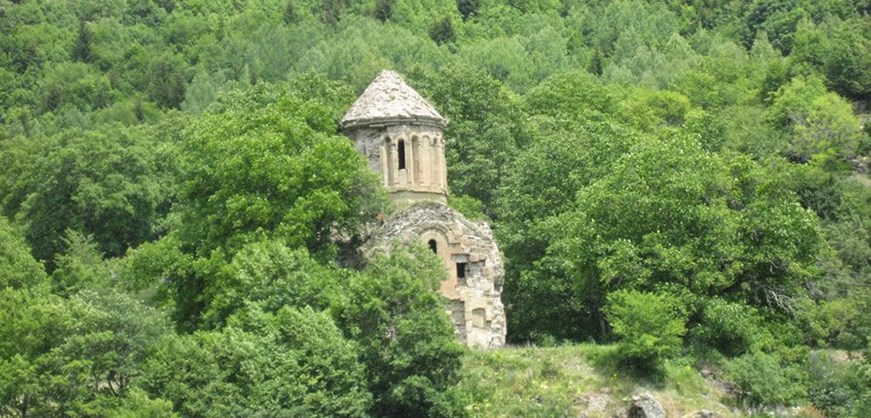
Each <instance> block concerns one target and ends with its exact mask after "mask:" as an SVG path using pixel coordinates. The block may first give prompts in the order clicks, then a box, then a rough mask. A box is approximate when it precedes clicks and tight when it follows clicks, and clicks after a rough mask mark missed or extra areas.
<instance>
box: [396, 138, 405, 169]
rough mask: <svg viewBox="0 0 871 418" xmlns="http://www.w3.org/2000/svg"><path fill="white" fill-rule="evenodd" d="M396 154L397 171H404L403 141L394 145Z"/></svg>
mask: <svg viewBox="0 0 871 418" xmlns="http://www.w3.org/2000/svg"><path fill="white" fill-rule="evenodd" d="M396 152H397V153H398V154H399V169H400V170H405V141H404V140H401V139H400V140H399V143H398V144H396Z"/></svg>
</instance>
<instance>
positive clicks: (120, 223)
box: [0, 124, 174, 267]
mask: <svg viewBox="0 0 871 418" xmlns="http://www.w3.org/2000/svg"><path fill="white" fill-rule="evenodd" d="M27 142H28V140H26V139H21V140H20V141H12V142H5V143H4V144H3V145H4V148H5V149H6V150H9V152H10V153H9V154H7V153H5V152H4V156H5V157H6V158H4V159H6V160H7V162H6V164H4V166H3V168H2V169H0V173H2V175H3V176H4V178H5V179H6V182H5V184H4V189H5V190H4V198H5V199H4V200H5V205H6V207H5V212H6V213H7V214H9V215H13V214H15V213H16V212H17V216H18V217H19V219H21V221H22V222H23V223H24V225H25V231H26V237H27V239H28V241H29V242H30V243H31V246H32V247H33V254H34V256H36V258H37V259H40V260H44V261H46V262H47V264H48V265H49V266H50V267H51V266H53V265H54V255H55V254H57V253H58V252H60V251H61V250H62V249H63V247H64V243H63V235H64V234H65V231H66V230H67V229H73V230H77V231H81V232H82V233H85V234H90V235H92V236H93V239H94V241H95V242H96V243H97V244H98V248H99V251H100V252H102V253H104V254H105V255H106V256H111V257H116V256H120V255H123V254H124V252H125V251H126V250H127V248H129V247H130V246H135V245H138V244H140V243H142V242H144V241H146V240H148V239H151V238H153V237H154V236H155V233H156V227H157V222H158V221H159V220H160V219H161V218H162V217H163V216H164V215H165V214H166V211H167V210H168V205H169V202H170V201H171V199H172V196H173V192H172V175H173V170H174V168H173V161H172V158H173V154H172V153H171V151H170V149H168V148H167V147H166V146H161V145H160V143H159V140H158V139H157V138H156V137H155V133H154V131H153V129H152V128H149V127H140V128H128V127H124V126H120V125H117V124H106V125H103V126H101V127H99V128H97V129H93V130H88V131H86V132H84V133H82V132H78V131H74V130H65V131H63V132H61V133H58V134H57V135H54V136H52V137H50V138H44V139H42V141H41V143H40V144H38V145H34V144H29V143H27ZM167 145H169V144H167ZM21 155H26V156H27V160H26V161H23V160H17V159H16V157H18V156H21Z"/></svg>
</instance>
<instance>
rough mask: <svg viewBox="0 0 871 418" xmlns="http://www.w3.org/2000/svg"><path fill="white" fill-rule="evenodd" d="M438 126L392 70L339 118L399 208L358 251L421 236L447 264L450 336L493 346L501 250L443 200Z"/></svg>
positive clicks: (500, 334) (497, 339) (497, 337)
mask: <svg viewBox="0 0 871 418" xmlns="http://www.w3.org/2000/svg"><path fill="white" fill-rule="evenodd" d="M445 126H446V121H445V119H444V118H443V117H442V116H441V115H440V114H439V112H438V111H436V110H435V108H433V107H432V106H431V105H430V104H429V103H427V102H426V100H424V99H423V97H421V96H420V94H418V93H417V92H416V91H414V89H412V88H411V87H409V86H408V84H406V83H405V81H404V80H403V79H402V77H401V76H400V75H399V74H397V73H395V72H393V71H382V72H381V74H379V75H378V77H376V78H375V80H373V81H372V83H370V84H369V86H368V87H366V90H365V91H363V94H362V95H360V97H359V98H357V101H355V102H354V104H353V105H352V106H351V109H350V110H348V112H347V113H346V114H345V116H344V117H343V118H342V121H341V123H340V125H339V128H340V129H341V131H342V132H343V133H344V134H345V135H347V136H349V137H350V138H352V139H353V140H354V143H355V145H356V148H357V152H359V153H360V154H362V155H363V156H365V157H366V159H367V160H368V162H369V167H371V168H372V169H373V170H375V171H376V172H377V173H380V174H381V182H382V183H383V184H384V186H385V187H386V188H387V190H388V191H389V192H390V196H391V198H392V200H393V201H394V203H395V204H396V205H397V207H399V208H400V211H399V212H398V213H397V214H396V215H394V216H392V217H391V218H389V219H387V220H385V223H384V224H383V225H382V226H381V227H380V228H379V229H378V230H377V231H376V232H375V233H373V235H372V237H371V238H370V239H369V241H368V242H367V243H366V245H364V247H363V251H364V253H372V252H374V251H387V249H388V248H389V246H390V243H391V242H392V241H394V240H399V241H401V242H405V243H412V242H414V241H420V242H422V243H423V244H425V245H426V246H427V247H428V248H429V249H430V250H431V251H433V252H434V253H435V254H436V255H437V256H438V257H439V258H440V259H441V260H442V262H443V263H444V266H445V268H446V269H447V273H448V275H447V279H445V280H444V281H442V283H441V293H442V294H443V295H445V296H446V297H447V298H448V299H450V304H449V307H448V313H449V314H450V316H451V318H452V319H453V322H454V326H455V329H456V335H457V338H458V339H459V340H460V341H462V342H463V343H464V344H466V345H468V346H472V347H481V348H491V347H501V346H503V345H504V344H505V311H504V309H503V306H502V301H501V298H500V296H501V292H502V279H503V276H504V269H503V266H502V257H501V255H500V253H499V249H498V247H497V246H496V242H495V241H494V240H493V233H492V231H491V230H490V226H489V225H488V224H487V223H486V222H472V221H469V220H468V219H466V218H465V217H464V216H463V215H462V214H460V213H459V212H457V211H455V210H453V209H451V208H450V207H448V206H447V193H448V188H447V184H448V183H447V164H446V163H445V140H444V129H445ZM470 140H471V139H470Z"/></svg>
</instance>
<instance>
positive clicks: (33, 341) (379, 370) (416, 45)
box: [0, 0, 871, 418]
mask: <svg viewBox="0 0 871 418" xmlns="http://www.w3.org/2000/svg"><path fill="white" fill-rule="evenodd" d="M383 69H392V70H395V71H398V72H400V73H401V74H402V75H403V77H404V78H405V80H406V81H407V82H408V83H409V84H410V85H411V86H412V87H414V88H415V89H416V90H417V91H419V92H420V93H421V94H422V95H423V96H424V97H426V98H427V100H428V101H429V102H430V103H432V104H433V105H434V106H435V107H436V108H437V109H438V110H439V111H440V112H441V113H442V114H443V115H444V116H445V117H446V118H447V119H448V121H449V123H448V128H447V131H446V134H445V136H446V140H447V147H446V153H447V164H448V179H449V186H450V193H451V194H450V197H449V204H450V205H451V206H452V207H454V208H455V209H457V210H459V211H461V212H462V213H464V214H465V215H466V216H467V217H470V218H473V219H486V220H488V221H489V222H490V223H491V225H492V226H493V229H494V232H495V235H496V239H497V241H498V243H499V246H500V248H501V250H502V252H503V254H504V258H505V262H506V277H505V284H504V290H503V296H502V297H503V302H504V303H505V307H506V315H507V318H508V339H509V342H510V343H512V344H514V345H529V346H537V347H549V346H560V345H572V344H580V343H595V344H602V345H614V346H616V349H615V351H614V353H615V354H614V355H615V356H616V359H617V361H618V362H619V364H620V365H621V366H620V367H621V368H622V369H621V370H624V371H625V373H628V374H635V375H639V376H654V375H656V374H657V373H658V372H659V371H661V370H662V369H663V365H664V364H666V363H668V364H672V363H674V362H680V363H682V364H687V365H689V366H690V367H697V366H699V365H702V364H704V365H715V366H716V369H717V370H718V371H719V372H718V373H720V374H721V376H722V377H721V378H722V379H723V380H724V381H728V382H730V384H732V385H734V387H735V388H737V389H736V394H737V395H736V399H734V400H733V402H735V403H736V404H740V405H743V406H747V407H757V408H762V409H756V410H760V411H763V410H764V408H774V407H776V406H787V407H803V408H804V409H803V410H804V411H813V413H815V414H816V415H807V416H814V417H817V416H825V417H868V416H871V358H869V357H868V349H869V343H871V341H869V338H871V178H869V164H871V3H869V2H868V1H867V0H820V1H814V0H685V1H677V0H614V1H606V0H588V1H583V0H86V1H71V0H11V1H10V0H0V416H2V417H21V418H24V417H108V416H112V417H140V416H148V417H222V418H223V417H284V416H287V417H291V416H293V417H296V416H325V417H333V416H348V417H363V416H383V417H388V416H390V417H424V416H429V417H462V416H475V415H476V414H475V413H474V411H473V410H471V409H470V408H469V407H468V406H469V403H470V400H469V399H470V398H469V396H470V394H469V393H468V392H464V391H460V390H458V389H457V384H458V381H459V379H460V374H461V372H462V370H463V367H464V366H463V364H464V363H463V360H464V357H465V356H468V355H469V354H468V349H466V348H464V347H462V346H461V345H460V344H459V343H458V342H457V341H456V340H455V338H454V331H453V328H452V325H451V322H450V319H449V318H448V317H447V315H445V314H444V306H445V303H446V301H445V299H444V298H443V297H442V296H440V295H439V293H438V292H437V289H438V283H439V281H440V280H441V279H442V278H443V277H445V274H446V272H445V271H444V268H443V267H442V265H441V264H440V262H439V260H437V259H436V258H435V256H433V255H432V254H430V253H429V252H428V251H427V249H426V248H423V247H421V248H416V247H412V248H395V249H394V250H393V251H391V252H390V254H389V255H384V256H378V257H375V258H373V259H371V260H367V261H366V262H358V263H351V262H348V259H349V258H353V254H354V249H355V248H356V246H358V245H359V244H360V243H361V242H362V240H363V239H364V238H365V236H366V233H367V230H368V229H369V228H371V226H372V225H373V223H374V222H376V220H377V219H383V216H385V214H387V215H389V214H390V213H392V212H393V211H394V210H395V208H393V207H392V206H391V204H390V203H389V199H388V198H387V194H386V192H385V190H384V189H383V187H382V186H381V184H380V182H379V180H378V179H377V178H376V176H375V174H374V173H373V172H371V170H370V169H369V167H368V166H367V165H366V163H365V161H364V159H363V158H362V157H360V156H359V155H357V153H356V152H355V150H354V146H353V143H352V141H351V140H349V139H348V138H346V137H344V136H342V135H340V133H339V132H338V130H337V125H338V122H339V120H340V118H341V117H342V115H343V113H344V112H345V111H346V110H347V109H348V108H349V106H350V105H351V103H352V102H353V100H354V99H355V98H356V97H357V95H358V94H359V93H360V92H361V91H362V90H363V88H365V86H366V85H367V83H368V82H369V81H371V80H372V79H373V78H374V77H375V75H376V74H378V72H380V71H381V70H383ZM337 237H342V239H337ZM542 416H543V415H542Z"/></svg>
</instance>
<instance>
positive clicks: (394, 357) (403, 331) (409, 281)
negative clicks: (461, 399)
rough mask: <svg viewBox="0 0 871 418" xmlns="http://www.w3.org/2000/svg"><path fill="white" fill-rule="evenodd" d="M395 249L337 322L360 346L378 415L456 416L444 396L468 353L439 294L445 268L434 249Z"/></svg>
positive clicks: (356, 285)
mask: <svg viewBox="0 0 871 418" xmlns="http://www.w3.org/2000/svg"><path fill="white" fill-rule="evenodd" d="M413 250H414V251H413V252H406V251H403V250H401V249H399V248H395V249H393V251H392V252H391V254H390V255H389V256H387V257H381V256H378V257H376V258H375V259H373V260H372V262H371V263H370V264H369V266H368V267H367V268H366V270H364V271H363V272H362V273H361V274H359V275H355V276H353V277H351V279H350V281H349V282H348V283H347V285H346V286H347V288H348V294H347V296H346V297H345V298H343V299H342V300H341V302H340V304H339V305H337V306H336V307H335V308H334V309H335V316H336V321H337V322H338V324H339V326H340V327H341V328H342V329H343V330H345V333H346V335H348V336H349V337H350V338H351V339H353V340H355V341H357V342H358V343H359V344H360V348H361V350H362V351H361V361H362V363H363V365H364V366H365V367H366V382H367V384H368V386H369V390H370V391H371V392H372V394H373V396H374V399H375V404H374V407H373V413H374V415H377V416H391V417H404V416H455V415H457V414H458V413H459V412H460V411H459V410H458V409H457V408H459V407H460V405H454V404H452V401H451V398H449V397H448V395H447V394H446V392H445V390H446V389H448V388H449V387H451V386H453V385H454V384H456V382H457V381H458V379H459V374H458V373H459V369H460V357H461V355H462V353H463V351H462V348H461V346H460V344H459V343H458V342H457V341H456V339H455V338H454V331H453V326H452V325H451V323H450V320H449V318H448V316H447V315H445V314H444V303H445V302H444V299H443V298H442V297H441V296H440V295H438V294H437V293H436V289H437V288H438V283H439V282H440V281H441V279H442V277H444V274H445V273H444V267H443V266H442V265H441V263H440V262H439V260H437V259H436V258H435V257H434V256H433V255H432V253H431V252H430V251H429V250H426V249H424V248H422V247H415V248H414V249H413Z"/></svg>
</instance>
